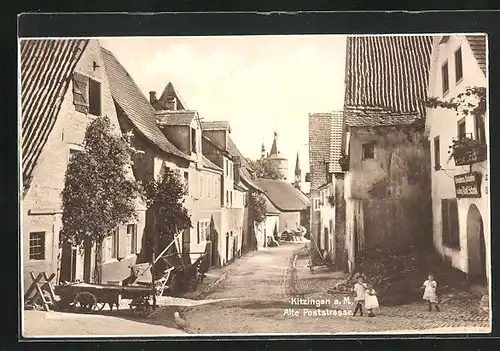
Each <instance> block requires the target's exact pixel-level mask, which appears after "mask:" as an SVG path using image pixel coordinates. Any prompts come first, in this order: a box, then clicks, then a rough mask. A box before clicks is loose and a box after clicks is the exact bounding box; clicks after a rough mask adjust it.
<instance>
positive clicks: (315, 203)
mask: <svg viewBox="0 0 500 351" xmlns="http://www.w3.org/2000/svg"><path fill="white" fill-rule="evenodd" d="M313 210H314V211H319V210H320V198H319V197H316V198H314V199H313Z"/></svg>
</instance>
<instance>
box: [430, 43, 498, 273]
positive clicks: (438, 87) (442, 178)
mask: <svg viewBox="0 0 500 351" xmlns="http://www.w3.org/2000/svg"><path fill="white" fill-rule="evenodd" d="M441 38H442V37H436V38H435V39H434V45H433V51H432V61H431V72H430V77H429V90H428V96H429V97H438V98H440V99H444V100H450V99H451V98H453V97H455V96H457V95H458V94H460V93H462V92H464V91H465V89H466V88H467V87H472V86H480V87H484V86H486V77H485V76H484V74H483V72H482V71H481V69H480V67H479V65H478V63H477V61H476V59H475V57H474V54H473V52H472V50H471V47H470V46H469V43H468V41H467V39H466V37H465V36H458V35H455V36H450V37H449V39H448V41H447V42H445V43H440V41H441ZM459 48H461V49H462V62H463V78H461V79H459V80H458V81H457V79H456V77H455V52H456V51H457V50H458V49H459ZM446 61H447V62H448V67H449V90H448V92H445V93H444V94H443V88H442V73H441V68H442V66H443V65H444V63H445V62H446ZM463 117H464V116H463V115H462V114H459V115H457V113H456V112H455V111H453V110H449V109H443V108H436V109H431V108H428V109H427V118H426V127H427V130H428V131H429V140H430V143H431V161H432V167H431V170H432V171H431V174H432V175H431V179H432V212H433V241H434V246H435V248H436V250H437V251H438V252H439V253H440V254H442V255H443V256H447V257H449V258H451V261H452V265H453V267H455V268H457V269H459V270H461V271H463V272H464V273H468V251H467V249H468V248H467V214H468V211H469V208H470V206H471V205H472V204H475V205H476V206H477V208H478V209H479V212H480V213H481V217H482V220H483V226H484V237H485V241H486V245H485V246H486V256H487V258H488V257H489V252H490V245H489V243H490V240H489V238H490V230H489V228H490V223H489V200H488V199H489V194H488V160H486V161H483V162H479V163H476V164H473V165H472V167H471V169H469V166H455V162H454V160H453V159H449V154H448V151H449V150H450V149H449V146H450V145H451V144H452V139H453V138H456V137H457V135H458V134H457V133H458V132H457V123H458V121H459V120H461V119H462V118H463ZM465 124H466V133H472V135H473V137H474V138H475V133H474V130H475V128H474V119H473V116H467V117H465ZM485 130H486V143H487V144H488V145H489V134H488V131H489V129H488V115H486V116H485ZM436 137H439V144H440V164H441V169H436V168H435V165H436V159H435V151H434V150H435V146H434V140H435V138H436ZM488 159H489V155H488ZM470 170H472V171H473V172H479V173H480V174H481V175H482V179H481V195H482V196H481V197H480V198H469V199H461V198H459V199H457V207H458V218H459V230H460V249H453V248H449V247H446V246H444V245H443V242H442V218H441V217H442V214H441V200H442V199H452V198H456V194H455V185H454V179H453V177H454V176H455V175H459V174H464V173H468V172H469V171H470ZM488 261H489V258H488ZM487 267H488V265H487ZM487 274H488V276H489V271H488V269H487Z"/></svg>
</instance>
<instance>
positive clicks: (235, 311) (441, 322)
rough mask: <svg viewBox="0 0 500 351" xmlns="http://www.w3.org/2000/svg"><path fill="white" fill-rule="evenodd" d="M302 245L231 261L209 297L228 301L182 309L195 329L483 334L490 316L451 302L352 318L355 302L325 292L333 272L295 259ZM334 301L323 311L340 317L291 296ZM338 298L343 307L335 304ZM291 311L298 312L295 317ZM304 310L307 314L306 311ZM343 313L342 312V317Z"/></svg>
mask: <svg viewBox="0 0 500 351" xmlns="http://www.w3.org/2000/svg"><path fill="white" fill-rule="evenodd" d="M301 247H303V244H287V245H282V246H280V247H275V248H265V249H261V250H259V251H257V252H252V253H249V254H248V255H246V256H245V257H243V258H241V259H240V260H237V261H236V262H234V263H233V264H232V265H231V268H230V271H229V273H228V275H227V277H226V279H225V280H224V281H222V282H221V283H220V284H219V285H218V286H217V287H216V288H215V289H214V290H212V291H211V292H210V293H209V294H208V296H204V297H203V298H205V299H225V298H230V299H231V300H229V301H223V302H219V303H217V304H210V305H203V306H195V307H189V308H186V309H184V310H183V311H182V312H181V313H182V315H183V316H184V318H185V319H186V320H187V322H188V323H189V326H190V329H191V331H192V332H195V333H200V334H209V333H221V334H233V333H236V334H240V333H242V334H244V333H259V334H260V333H321V334H324V333H327V334H329V333H342V334H348V333H356V334H362V333H373V332H387V333H395V332H399V331H400V330H405V332H406V333H411V332H417V331H419V330H420V331H423V330H425V331H427V332H434V333H437V332H481V331H483V332H485V331H487V330H488V322H487V316H481V315H478V314H474V313H470V311H466V310H460V309H458V310H457V309H456V308H453V307H452V306H450V307H449V308H448V306H443V309H442V311H441V312H437V313H435V312H427V311H426V310H425V306H424V305H423V304H418V303H417V304H412V305H407V306H394V307H385V306H382V307H381V308H380V309H379V311H377V312H378V313H377V316H376V317H375V318H367V317H358V316H357V317H353V316H350V315H346V314H348V311H350V310H351V309H352V305H344V304H342V301H344V300H343V299H344V297H346V296H332V295H329V294H327V293H326V290H327V288H328V287H329V286H331V285H332V284H331V282H332V281H333V279H332V278H333V277H334V276H335V274H334V273H332V272H325V273H321V272H318V273H315V274H311V273H310V272H309V269H308V267H307V260H306V259H304V258H302V259H297V260H296V261H295V262H294V259H293V258H294V256H295V255H294V252H296V251H297V250H299V249H300V248H301ZM293 297H296V298H302V299H315V300H316V299H324V300H326V299H330V300H331V302H330V305H329V306H326V305H324V306H321V307H320V309H321V310H330V311H333V310H335V311H337V315H333V314H330V315H322V316H315V315H314V312H315V311H316V307H315V306H304V305H296V304H294V302H295V301H292V298H293ZM335 299H338V301H339V303H340V304H339V305H337V306H336V307H335V306H334V305H333V304H334V300H335ZM290 309H293V310H294V311H295V312H294V313H295V314H294V315H292V314H293V313H292V312H291V310H290ZM304 309H308V310H309V312H307V313H306V314H304ZM339 311H340V314H341V315H338V312H339Z"/></svg>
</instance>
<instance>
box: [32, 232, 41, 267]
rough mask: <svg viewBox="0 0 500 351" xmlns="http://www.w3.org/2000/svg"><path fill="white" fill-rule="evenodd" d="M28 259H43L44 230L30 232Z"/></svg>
mask: <svg viewBox="0 0 500 351" xmlns="http://www.w3.org/2000/svg"><path fill="white" fill-rule="evenodd" d="M30 260H37V261H42V260H45V232H34V233H30Z"/></svg>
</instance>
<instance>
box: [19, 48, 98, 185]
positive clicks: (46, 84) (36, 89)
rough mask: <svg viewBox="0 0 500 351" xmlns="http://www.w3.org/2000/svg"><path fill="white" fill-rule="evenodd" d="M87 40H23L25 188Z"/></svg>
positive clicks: (22, 116)
mask: <svg viewBox="0 0 500 351" xmlns="http://www.w3.org/2000/svg"><path fill="white" fill-rule="evenodd" d="M87 43H88V40H80V39H75V40H21V44H20V45H21V135H22V137H21V148H22V173H23V187H24V190H26V189H27V188H28V187H29V185H30V182H31V177H32V173H33V169H34V168H35V165H36V163H37V160H38V158H39V157H40V154H41V152H42V150H43V148H44V146H45V144H46V142H47V139H48V137H49V135H50V133H51V131H52V129H53V127H54V124H55V122H56V119H57V115H58V113H59V110H60V108H61V104H62V101H63V98H64V94H65V93H66V91H67V90H68V87H69V84H70V81H71V76H72V74H73V70H74V68H75V66H76V64H77V62H78V61H79V60H80V58H81V56H82V53H83V51H84V50H85V47H86V45H87Z"/></svg>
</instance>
